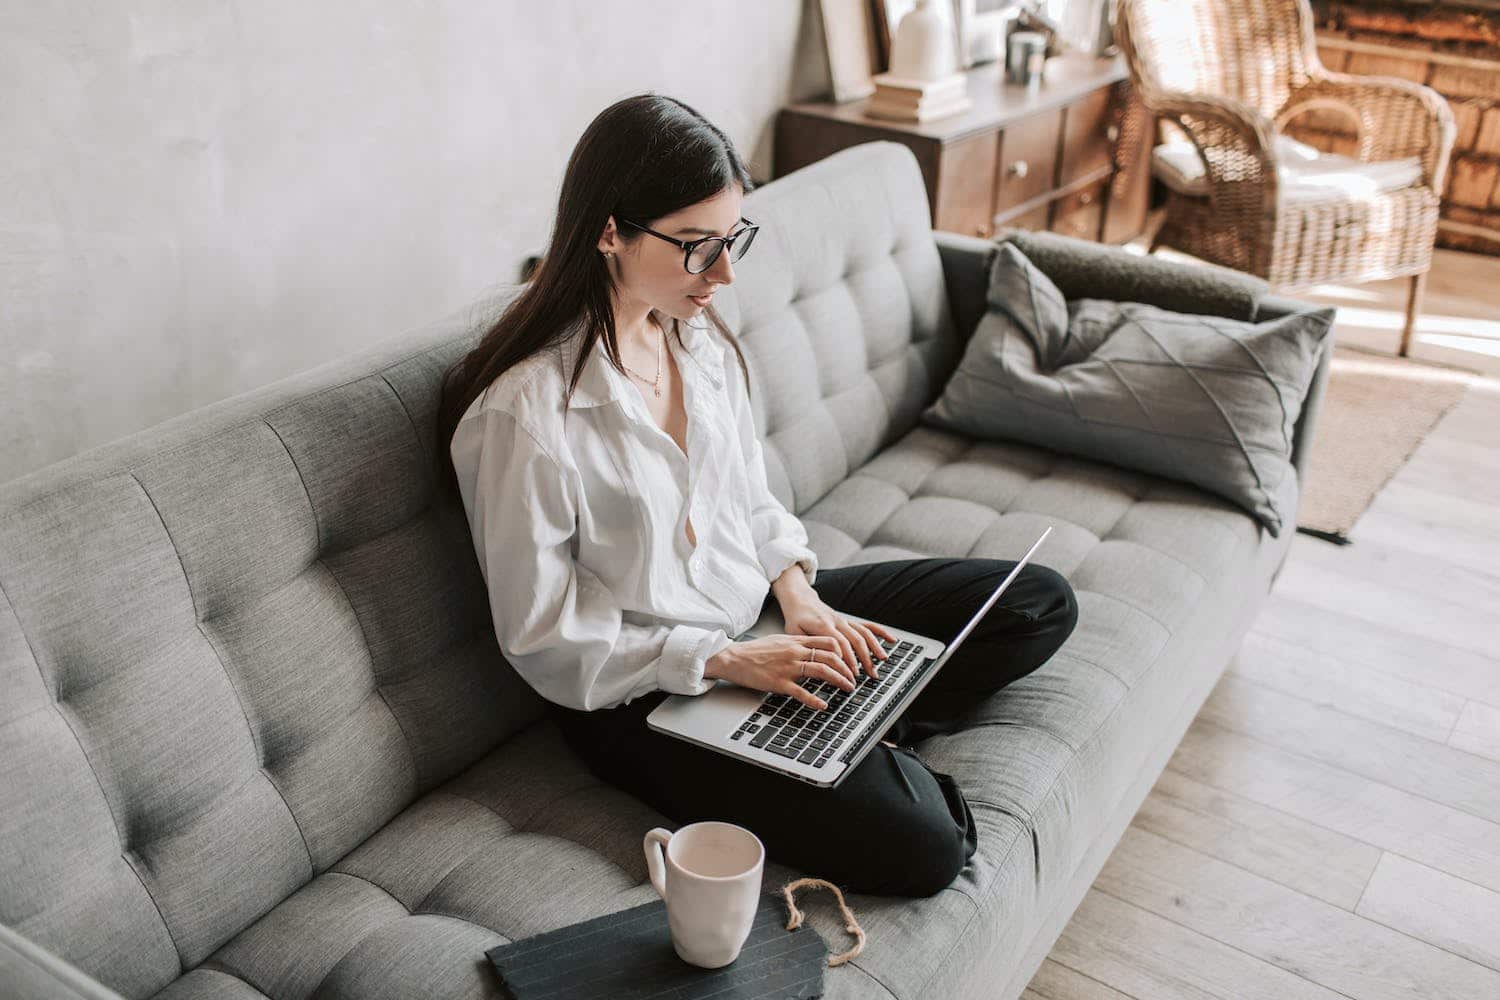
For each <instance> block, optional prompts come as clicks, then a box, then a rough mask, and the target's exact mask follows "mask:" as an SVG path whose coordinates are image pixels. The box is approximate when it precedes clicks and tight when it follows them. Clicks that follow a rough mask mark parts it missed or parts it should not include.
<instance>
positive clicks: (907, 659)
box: [646, 525, 1052, 788]
mask: <svg viewBox="0 0 1500 1000" xmlns="http://www.w3.org/2000/svg"><path fill="white" fill-rule="evenodd" d="M1051 533H1052V526H1051V525H1048V526H1047V530H1046V531H1043V532H1042V534H1041V537H1040V538H1038V539H1037V540H1036V541H1035V542H1033V543H1032V545H1031V548H1030V549H1029V550H1027V552H1026V554H1025V555H1024V556H1022V557H1021V558H1020V561H1018V562H1017V563H1016V566H1015V569H1013V570H1011V571H1010V573H1008V574H1007V575H1006V577H1005V579H1004V580H1001V581H1000V585H999V586H997V587H996V588H995V590H994V593H992V594H990V596H989V597H988V598H987V599H986V600H985V602H984V604H983V605H981V606H980V608H979V610H978V611H976V612H974V616H973V617H972V618H970V619H969V621H968V623H967V624H966V625H964V627H963V628H962V629H960V630H959V633H958V635H956V636H954V637H953V638H952V639H950V640H948V641H947V642H943V641H941V640H939V639H935V638H933V637H931V636H925V635H918V634H917V633H915V632H908V631H906V630H905V629H899V628H896V627H895V626H893V625H887V624H886V623H885V622H880V623H879V624H881V625H884V626H885V627H886V628H887V629H889V630H890V632H891V633H892V634H893V635H895V636H896V637H897V639H896V641H895V642H892V641H890V640H887V639H882V640H881V645H882V646H883V647H884V648H885V650H886V652H887V653H888V654H889V655H888V656H887V658H886V659H884V660H878V659H877V660H876V661H875V663H876V665H877V668H878V672H879V674H880V677H879V678H878V679H872V678H871V677H870V676H869V675H868V674H866V673H864V670H863V666H861V668H860V669H859V670H857V671H856V672H855V687H854V690H853V691H845V690H844V689H843V688H841V687H837V686H835V685H834V684H832V683H830V682H828V681H825V680H820V679H816V678H807V679H805V680H803V681H802V687H803V689H804V690H807V691H810V692H812V693H813V694H814V695H817V696H818V697H819V698H820V699H822V700H823V701H824V702H826V703H827V704H828V707H827V708H826V709H823V710H821V711H819V710H817V709H814V708H813V707H812V706H810V705H805V704H803V703H802V702H800V701H798V700H797V699H796V698H793V697H792V696H791V695H786V694H781V693H779V692H767V691H757V690H755V689H753V688H746V687H740V686H739V685H738V684H734V683H731V682H729V681H726V680H723V679H722V678H721V679H720V680H719V681H718V682H717V683H716V684H715V686H714V687H713V688H712V689H711V690H709V691H706V692H704V693H703V694H701V695H681V694H674V695H670V696H668V697H667V698H666V699H664V700H663V701H662V703H661V704H660V705H658V706H656V708H654V709H652V711H651V714H650V715H648V716H647V717H646V724H647V725H649V726H650V727H651V728H652V729H654V730H656V731H657V732H660V733H666V734H668V735H670V736H676V737H678V738H679V739H684V740H687V741H689V742H691V743H697V744H698V745H699V746H705V747H708V748H709V749H710V750H717V751H719V752H720V753H727V754H731V755H732V756H735V757H739V758H740V759H742V760H747V761H749V762H750V763H752V764H757V765H759V766H761V767H764V768H767V769H768V770H772V771H776V772H778V773H780V774H785V775H789V776H791V777H794V778H798V779H801V780H802V781H806V782H808V783H809V784H813V785H821V786H823V787H825V788H831V787H833V786H835V785H837V784H838V783H839V782H841V781H843V779H844V776H845V775H847V774H849V773H850V772H851V771H853V770H854V768H855V767H856V766H858V764H859V762H860V761H862V760H864V759H865V755H866V754H867V753H869V752H870V750H871V749H872V748H874V746H875V745H876V744H877V743H878V742H879V741H880V737H881V736H882V735H884V733H885V732H886V730H888V729H889V728H890V727H891V725H892V723H894V722H895V721H896V719H898V718H900V716H901V713H902V712H904V711H905V710H906V707H907V706H908V705H910V704H911V703H912V701H913V700H914V699H915V698H916V697H917V695H919V694H921V692H922V689H923V688H925V687H926V686H927V684H928V682H929V681H931V680H932V678H934V677H936V676H937V672H938V671H939V670H941V669H942V668H943V664H944V663H947V662H948V658H949V657H950V656H952V655H953V652H954V650H956V649H958V647H959V646H960V645H961V644H962V643H963V641H964V639H965V638H967V637H968V635H969V633H970V632H972V631H973V630H974V626H975V625H977V624H978V623H979V622H980V621H981V620H982V619H983V618H984V616H985V613H986V612H987V611H989V609H990V607H991V606H992V605H993V604H994V603H995V602H996V601H997V600H999V599H1000V595H1001V594H1003V593H1005V589H1006V588H1007V587H1009V586H1010V585H1011V581H1013V580H1014V579H1015V578H1016V576H1017V575H1018V574H1019V573H1020V572H1021V567H1022V566H1025V565H1026V563H1027V562H1028V561H1029V560H1030V559H1031V556H1032V554H1033V553H1035V552H1036V550H1037V548H1038V546H1040V545H1041V544H1042V542H1043V541H1045V540H1046V538H1047V536H1048V535H1050V534H1051ZM845 617H847V618H851V619H853V620H855V621H866V622H868V621H871V619H868V618H859V617H858V616H855V615H845ZM785 626H786V623H785V622H784V621H783V620H782V618H781V610H780V608H778V607H777V606H776V602H775V601H771V602H769V607H767V609H766V610H765V612H764V613H763V614H762V615H761V616H760V619H759V620H758V621H757V622H756V623H755V624H754V625H752V626H751V627H750V628H748V629H746V630H745V631H744V632H741V633H740V634H739V635H737V636H735V637H734V639H735V641H736V642H739V641H743V640H746V639H754V638H759V637H761V636H766V635H779V634H781V633H782V632H783V631H785Z"/></svg>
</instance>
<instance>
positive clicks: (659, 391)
mask: <svg viewBox="0 0 1500 1000" xmlns="http://www.w3.org/2000/svg"><path fill="white" fill-rule="evenodd" d="M656 394H657V395H658V396H660V395H661V386H657V387H656Z"/></svg>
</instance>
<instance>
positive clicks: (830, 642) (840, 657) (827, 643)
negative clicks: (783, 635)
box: [801, 635, 854, 684]
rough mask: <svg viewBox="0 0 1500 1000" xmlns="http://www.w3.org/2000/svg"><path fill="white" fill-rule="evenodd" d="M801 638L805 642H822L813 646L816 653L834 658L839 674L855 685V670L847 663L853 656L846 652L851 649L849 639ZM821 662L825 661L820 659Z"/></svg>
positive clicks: (811, 636)
mask: <svg viewBox="0 0 1500 1000" xmlns="http://www.w3.org/2000/svg"><path fill="white" fill-rule="evenodd" d="M801 638H802V639H804V640H808V639H811V640H821V641H820V642H818V643H817V644H816V645H812V649H813V650H815V651H816V652H820V653H823V654H824V655H825V656H827V657H830V658H832V660H833V662H834V663H836V664H837V669H838V670H839V672H840V673H842V674H843V676H844V677H845V678H846V679H847V680H848V681H849V682H850V683H851V684H852V683H854V668H853V667H851V666H849V665H848V663H847V662H846V660H848V659H850V658H851V657H852V655H853V653H852V651H851V652H848V653H846V652H845V649H846V648H849V640H848V639H845V638H844V637H843V636H831V635H805V636H802V637H801ZM830 647H831V648H830ZM819 662H824V661H823V660H822V659H821V658H820V659H819Z"/></svg>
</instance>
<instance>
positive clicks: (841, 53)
mask: <svg viewBox="0 0 1500 1000" xmlns="http://www.w3.org/2000/svg"><path fill="white" fill-rule="evenodd" d="M818 7H819V14H820V15H821V17H822V20H823V41H824V45H825V47H826V49H827V51H828V77H829V81H830V82H831V84H832V86H833V100H834V102H835V103H837V104H842V103H844V102H846V101H857V100H860V99H861V98H865V97H869V96H870V95H871V94H873V93H875V82H874V80H872V79H871V77H873V76H874V75H875V73H876V72H878V67H879V65H880V44H879V37H878V35H877V33H876V28H875V19H874V15H873V10H872V8H871V6H870V0H819V2H818Z"/></svg>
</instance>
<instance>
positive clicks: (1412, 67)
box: [1286, 0, 1500, 255]
mask: <svg viewBox="0 0 1500 1000" xmlns="http://www.w3.org/2000/svg"><path fill="white" fill-rule="evenodd" d="M1312 7H1313V11H1314V13H1315V15H1316V16H1317V24H1318V28H1317V38H1318V55H1319V57H1320V58H1321V59H1322V60H1323V63H1324V65H1326V66H1327V67H1328V68H1329V69H1331V70H1338V71H1341V72H1345V73H1360V74H1373V75H1377V76H1399V77H1404V78H1405V79H1408V80H1415V81H1417V82H1418V83H1425V84H1427V85H1428V86H1430V87H1432V88H1433V89H1434V90H1436V91H1437V92H1438V93H1440V94H1442V95H1443V96H1444V97H1446V98H1447V99H1448V104H1449V106H1450V107H1452V109H1453V117H1454V120H1455V122H1456V124H1457V125H1458V137H1457V140H1456V141H1455V142H1454V146H1453V155H1452V158H1451V160H1450V161H1449V167H1448V177H1447V179H1446V182H1445V185H1444V188H1443V209H1442V221H1441V222H1440V223H1439V229H1438V239H1437V241H1438V245H1439V246H1445V247H1452V248H1456V249H1461V250H1473V251H1478V252H1481V253H1491V254H1497V255H1500V10H1496V9H1494V8H1493V7H1492V8H1490V9H1485V5H1483V4H1475V5H1473V6H1471V7H1461V6H1459V5H1444V4H1438V5H1433V4H1431V3H1411V4H1408V3H1401V2H1390V0H1388V2H1384V3H1381V2H1366V3H1342V2H1326V0H1323V2H1317V0H1315V2H1313V4H1312ZM1286 131H1287V133H1288V134H1289V135H1292V136H1295V137H1296V138H1298V139H1300V140H1302V141H1303V142H1307V143H1310V144H1312V145H1315V146H1317V147H1319V148H1321V149H1332V150H1335V151H1337V152H1342V153H1352V152H1353V150H1354V146H1355V141H1356V136H1355V132H1354V130H1353V128H1352V124H1351V122H1350V121H1349V119H1348V118H1347V117H1346V116H1343V115H1340V114H1338V113H1336V112H1323V111H1319V112H1309V113H1308V114H1306V115H1302V116H1299V117H1298V118H1297V119H1296V120H1295V121H1293V122H1292V123H1290V126H1289V127H1288V128H1287V130H1286Z"/></svg>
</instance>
